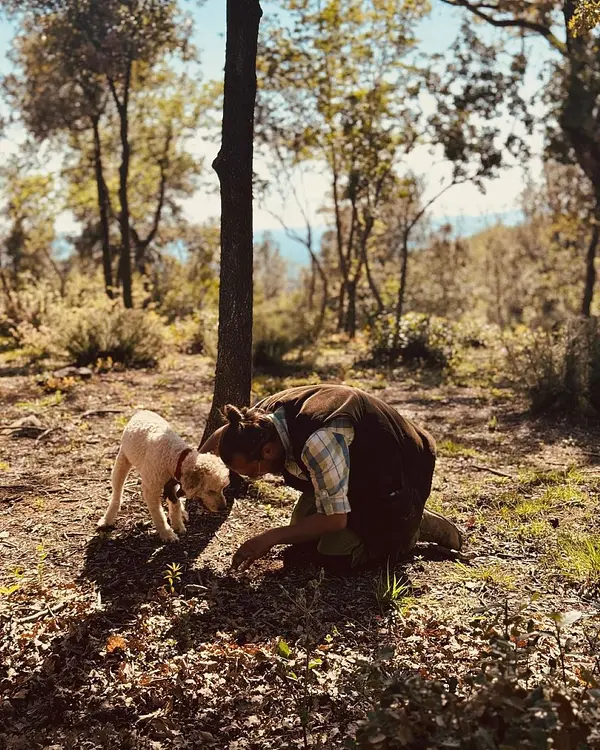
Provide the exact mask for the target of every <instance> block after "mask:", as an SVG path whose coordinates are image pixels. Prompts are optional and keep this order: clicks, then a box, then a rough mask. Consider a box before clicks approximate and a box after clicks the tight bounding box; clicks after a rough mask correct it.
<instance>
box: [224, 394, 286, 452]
mask: <svg viewBox="0 0 600 750" xmlns="http://www.w3.org/2000/svg"><path fill="white" fill-rule="evenodd" d="M221 414H222V415H223V417H224V418H225V419H226V420H227V427H226V429H225V430H224V431H223V435H222V436H221V440H220V443H219V453H220V455H221V458H222V459H223V461H224V462H225V463H226V464H229V463H231V460H232V458H233V454H234V453H241V454H242V456H244V458H246V459H247V460H248V461H256V460H258V459H260V458H261V454H262V449H263V446H264V445H266V444H267V443H270V442H272V441H273V440H275V439H276V438H277V429H276V427H275V425H274V424H273V422H272V421H271V420H270V419H269V417H267V415H266V412H264V411H262V409H256V408H250V409H249V408H247V407H245V406H242V407H241V408H239V409H238V407H237V406H232V404H227V405H226V406H224V407H223V411H222V412H221Z"/></svg>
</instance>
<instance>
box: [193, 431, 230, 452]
mask: <svg viewBox="0 0 600 750" xmlns="http://www.w3.org/2000/svg"><path fill="white" fill-rule="evenodd" d="M225 427H227V425H223V427H219V429H218V430H215V431H214V432H213V434H212V435H211V436H210V437H209V438H208V440H206V442H204V443H203V444H202V445H201V446H200V447H199V448H198V452H199V453H214V454H216V455H217V456H218V455H219V443H220V442H221V435H222V434H223V431H224V430H225Z"/></svg>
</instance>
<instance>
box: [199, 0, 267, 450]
mask: <svg viewBox="0 0 600 750" xmlns="http://www.w3.org/2000/svg"><path fill="white" fill-rule="evenodd" d="M261 16H262V10H261V7H260V2H259V0H227V45H226V50H225V88H224V100H223V131H222V139H221V149H220V151H219V153H218V155H217V158H216V159H215V160H214V162H213V169H214V170H215V171H216V173H217V175H218V177H219V182H220V185H221V273H220V287H219V341H218V349H217V364H216V370H215V390H214V395H213V401H212V406H211V409H210V414H209V417H208V421H207V423H206V427H205V430H204V435H203V437H202V443H204V442H205V441H206V440H207V439H208V438H209V437H210V435H211V434H212V433H213V432H214V431H215V429H216V428H217V427H218V426H219V422H220V418H219V412H220V409H221V408H222V407H223V406H224V405H225V404H227V403H229V402H231V403H234V404H237V405H238V406H243V405H246V404H249V403H250V391H251V387H252V261H253V244H252V242H253V239H252V156H253V139H254V104H255V100H256V53H257V46H258V27H259V23H260V19H261Z"/></svg>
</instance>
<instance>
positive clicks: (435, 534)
mask: <svg viewBox="0 0 600 750" xmlns="http://www.w3.org/2000/svg"><path fill="white" fill-rule="evenodd" d="M419 541H420V542H435V543H436V544H439V545H440V546H441V547H446V549H454V550H457V551H458V552H460V550H461V548H462V545H463V536H462V534H461V533H460V531H459V529H458V526H456V525H455V524H454V523H452V521H449V520H448V519H447V518H444V516H442V515H441V514H440V513H436V512H435V511H434V510H427V508H425V510H424V511H423V518H422V519H421V526H420V528H419Z"/></svg>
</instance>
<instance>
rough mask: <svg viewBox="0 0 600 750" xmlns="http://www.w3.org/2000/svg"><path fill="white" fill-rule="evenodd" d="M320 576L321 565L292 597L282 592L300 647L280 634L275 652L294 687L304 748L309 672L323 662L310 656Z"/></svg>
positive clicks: (309, 697)
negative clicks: (296, 623) (295, 619)
mask: <svg viewBox="0 0 600 750" xmlns="http://www.w3.org/2000/svg"><path fill="white" fill-rule="evenodd" d="M323 577H324V572H323V570H322V569H321V572H320V573H319V576H318V577H317V578H315V579H314V580H312V581H310V582H309V583H308V585H307V586H306V587H305V588H302V589H300V591H299V592H298V593H297V595H296V596H295V597H292V596H290V595H289V594H288V593H287V592H286V594H287V596H288V599H289V600H290V602H291V604H292V606H293V607H294V609H295V610H296V611H297V612H298V615H299V616H300V618H301V621H302V626H303V627H302V629H303V634H302V636H301V638H300V639H299V640H298V645H301V647H302V650H300V649H298V648H296V649H292V648H291V647H290V645H289V644H288V643H287V642H286V641H285V640H284V639H283V638H280V639H279V641H278V642H277V655H278V656H279V657H280V658H281V659H282V661H283V664H284V671H285V676H286V678H287V679H288V680H290V681H291V682H292V683H293V684H294V685H295V686H296V688H297V697H296V701H295V702H296V711H297V713H298V717H299V719H300V725H301V727H302V740H303V745H304V747H305V748H307V747H309V744H310V743H309V737H308V730H309V726H310V706H311V691H310V684H311V676H312V673H313V672H314V670H315V669H318V668H319V667H320V666H321V664H322V663H323V660H322V659H320V658H319V657H318V656H311V654H312V652H313V650H314V641H313V637H314V634H313V621H314V618H315V614H316V611H317V608H318V605H319V599H320V587H321V583H322V582H323ZM302 651H304V653H302ZM296 663H298V664H299V665H301V666H302V670H301V671H300V670H298V672H296V671H294V667H295V665H296Z"/></svg>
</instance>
